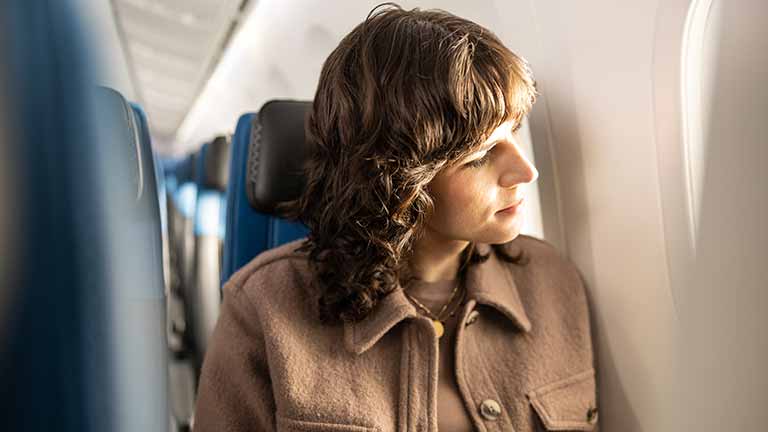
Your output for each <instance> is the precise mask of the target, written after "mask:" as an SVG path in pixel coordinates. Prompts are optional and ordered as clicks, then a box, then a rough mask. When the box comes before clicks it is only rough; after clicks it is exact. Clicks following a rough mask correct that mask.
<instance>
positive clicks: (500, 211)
mask: <svg viewBox="0 0 768 432" xmlns="http://www.w3.org/2000/svg"><path fill="white" fill-rule="evenodd" d="M524 199H525V198H520V199H519V200H518V201H517V202H516V203H515V204H512V205H511V206H509V207H507V208H504V209H501V210H499V211H498V212H499V213H502V212H504V213H513V212H515V211H516V210H517V208H518V207H520V204H522V203H523V200H524Z"/></svg>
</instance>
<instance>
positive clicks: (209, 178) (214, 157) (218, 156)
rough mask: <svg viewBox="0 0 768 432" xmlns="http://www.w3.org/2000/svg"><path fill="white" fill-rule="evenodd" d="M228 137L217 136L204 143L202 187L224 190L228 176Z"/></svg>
mask: <svg viewBox="0 0 768 432" xmlns="http://www.w3.org/2000/svg"><path fill="white" fill-rule="evenodd" d="M229 152H230V139H229V137H228V136H218V137H216V138H214V140H213V141H211V143H210V144H207V145H206V149H205V153H204V155H205V156H204V159H205V160H204V161H203V164H204V166H203V170H204V172H203V187H204V188H206V189H215V190H219V191H222V192H223V191H224V190H226V189H227V179H228V178H229Z"/></svg>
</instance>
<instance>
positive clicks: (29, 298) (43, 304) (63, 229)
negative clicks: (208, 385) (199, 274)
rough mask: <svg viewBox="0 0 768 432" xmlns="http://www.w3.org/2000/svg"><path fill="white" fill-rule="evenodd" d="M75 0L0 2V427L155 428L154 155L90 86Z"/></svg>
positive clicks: (163, 422)
mask: <svg viewBox="0 0 768 432" xmlns="http://www.w3.org/2000/svg"><path fill="white" fill-rule="evenodd" d="M80 7H82V5H80V4H79V3H77V2H73V1H68V0H56V1H52V0H50V1H36V2H29V1H23V0H17V1H14V0H11V1H3V2H0V78H2V79H0V106H2V107H5V108H10V107H13V109H7V110H6V109H3V111H2V118H3V120H2V121H1V122H0V132H2V133H3V137H2V140H0V148H2V154H3V173H9V178H8V179H5V178H4V180H8V181H10V182H12V186H13V188H12V192H13V194H14V195H13V197H14V199H13V201H11V202H10V203H8V204H9V205H8V207H7V209H6V210H7V211H5V212H4V218H5V217H9V218H13V221H14V231H13V232H12V233H11V234H13V235H14V238H13V239H12V240H11V242H9V243H8V244H6V243H5V242H4V243H3V249H4V250H5V251H6V253H5V254H4V257H3V262H4V263H12V264H13V265H12V267H10V266H9V268H8V270H10V271H12V272H13V276H12V278H9V279H3V280H4V282H8V284H7V285H5V284H3V285H2V288H1V289H0V291H1V292H2V294H0V308H1V309H2V311H1V312H0V382H2V383H3V385H2V390H0V403H1V404H2V406H3V407H4V409H3V415H2V416H0V430H3V431H19V430H24V431H43V430H60V431H81V432H90V431H104V430H109V431H135V430H142V431H158V430H167V426H168V423H169V417H170V416H169V407H168V387H167V381H168V380H167V378H168V370H167V348H166V345H165V334H164V326H165V324H164V313H165V311H164V309H165V303H164V302H165V298H164V284H163V276H162V252H161V250H162V249H161V245H160V241H161V237H160V215H159V209H158V202H157V195H156V193H157V191H156V188H155V179H154V167H153V161H152V160H151V158H147V157H145V156H146V155H144V154H142V152H141V150H140V149H141V145H140V143H139V142H138V140H137V137H138V133H137V125H136V122H135V119H134V117H133V115H132V114H131V108H130V106H129V105H128V103H127V101H126V100H125V98H124V97H123V96H122V95H121V94H120V93H118V92H116V91H114V90H111V89H106V88H95V86H94V82H95V79H94V78H95V76H96V70H97V68H98V67H99V66H100V65H102V64H103V63H101V61H102V60H103V59H100V58H99V57H97V56H95V55H94V54H95V53H96V52H97V51H96V50H95V49H94V48H93V46H92V45H90V44H89V42H88V41H89V40H90V39H89V36H90V34H89V30H91V29H90V28H89V26H90V24H89V22H88V21H86V20H83V19H82V14H81V13H80V12H81V11H80V9H79V8H80ZM6 162H9V165H5V163H6ZM4 183H5V182H4ZM3 277H5V275H3ZM137 414H138V415H137Z"/></svg>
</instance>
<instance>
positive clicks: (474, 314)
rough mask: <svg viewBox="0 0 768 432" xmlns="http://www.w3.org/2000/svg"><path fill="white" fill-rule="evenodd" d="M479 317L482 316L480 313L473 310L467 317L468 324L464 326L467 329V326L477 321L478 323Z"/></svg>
mask: <svg viewBox="0 0 768 432" xmlns="http://www.w3.org/2000/svg"><path fill="white" fill-rule="evenodd" d="M478 316H480V312H478V311H476V310H473V311H472V312H470V313H469V316H468V317H467V322H466V323H465V324H464V326H465V327H466V326H468V325H470V324H472V323H474V322H475V321H477V317H478Z"/></svg>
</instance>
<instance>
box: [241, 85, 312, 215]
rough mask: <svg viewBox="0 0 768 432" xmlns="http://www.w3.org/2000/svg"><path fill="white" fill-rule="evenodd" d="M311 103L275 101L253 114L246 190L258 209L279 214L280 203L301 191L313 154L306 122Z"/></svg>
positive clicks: (249, 200)
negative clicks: (307, 158)
mask: <svg viewBox="0 0 768 432" xmlns="http://www.w3.org/2000/svg"><path fill="white" fill-rule="evenodd" d="M311 106H312V103H311V102H305V101H292V100H272V101H269V102H267V103H266V104H264V105H263V106H262V107H261V109H260V110H259V112H258V114H257V115H255V116H254V117H253V125H252V129H251V139H250V145H249V148H248V170H247V173H246V182H247V183H246V193H247V195H248V202H249V203H250V205H251V206H252V207H253V208H254V209H256V210H258V211H260V212H262V213H267V214H275V206H276V205H277V204H278V203H281V202H284V201H290V200H293V199H296V198H298V197H299V195H300V194H301V191H302V189H303V188H304V181H305V179H304V170H303V166H304V160H305V158H306V157H307V156H308V155H309V152H308V149H307V145H306V141H305V137H304V123H305V118H306V116H307V114H308V113H309V109H310V107H311Z"/></svg>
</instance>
